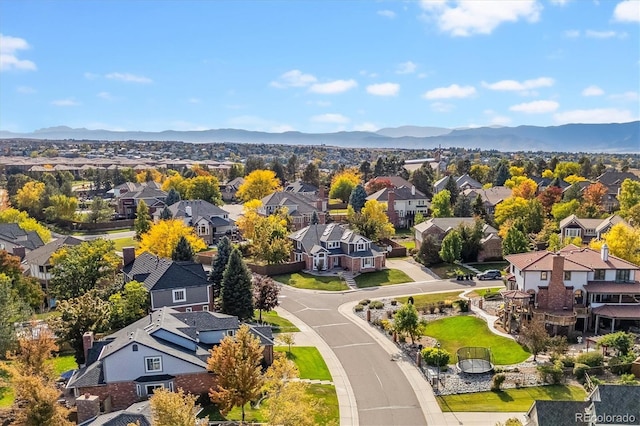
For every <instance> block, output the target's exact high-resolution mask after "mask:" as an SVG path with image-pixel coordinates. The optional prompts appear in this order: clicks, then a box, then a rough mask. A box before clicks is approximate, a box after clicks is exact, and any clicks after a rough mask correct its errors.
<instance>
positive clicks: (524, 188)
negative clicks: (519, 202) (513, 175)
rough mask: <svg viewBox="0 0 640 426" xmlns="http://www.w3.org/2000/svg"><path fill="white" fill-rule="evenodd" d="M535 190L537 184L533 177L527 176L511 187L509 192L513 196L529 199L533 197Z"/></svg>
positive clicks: (536, 189)
mask: <svg viewBox="0 0 640 426" xmlns="http://www.w3.org/2000/svg"><path fill="white" fill-rule="evenodd" d="M508 180H509V179H508ZM508 180H507V181H508ZM505 185H506V184H505ZM537 191H538V184H537V183H536V182H535V181H534V180H533V179H529V178H525V179H523V180H522V181H520V182H519V183H518V184H517V185H515V186H514V187H513V188H511V194H512V195H513V196H514V197H522V198H524V199H525V200H531V199H532V198H534V197H535V196H536V192H537Z"/></svg>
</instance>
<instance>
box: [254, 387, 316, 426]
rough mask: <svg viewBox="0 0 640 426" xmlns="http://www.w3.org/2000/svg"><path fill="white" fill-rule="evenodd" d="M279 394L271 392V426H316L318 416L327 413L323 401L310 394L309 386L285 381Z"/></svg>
mask: <svg viewBox="0 0 640 426" xmlns="http://www.w3.org/2000/svg"><path fill="white" fill-rule="evenodd" d="M282 383H283V386H282V388H281V389H280V390H279V391H278V392H269V393H268V395H269V405H268V406H267V407H266V411H267V420H268V422H269V424H270V425H282V426H314V425H317V424H318V420H317V416H318V415H320V414H321V413H322V412H324V411H326V407H325V405H324V404H323V402H322V399H320V398H316V397H314V396H313V395H312V394H311V393H309V392H308V389H309V386H310V385H309V384H308V383H305V382H298V381H283V382H282Z"/></svg>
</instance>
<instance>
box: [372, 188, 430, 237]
mask: <svg viewBox="0 0 640 426" xmlns="http://www.w3.org/2000/svg"><path fill="white" fill-rule="evenodd" d="M409 185H410V186H400V187H395V188H382V189H381V190H379V191H377V192H374V193H373V194H371V195H369V196H368V197H367V200H376V201H379V202H381V203H386V204H387V216H388V217H389V222H391V224H392V225H393V226H394V227H396V228H410V227H412V226H413V223H414V218H415V215H416V213H418V212H420V213H422V214H423V215H425V216H427V214H428V212H429V207H430V206H431V203H430V202H429V199H428V198H427V196H426V195H424V194H423V193H422V192H420V191H418V190H417V189H416V187H415V186H413V185H411V184H409Z"/></svg>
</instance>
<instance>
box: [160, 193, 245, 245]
mask: <svg viewBox="0 0 640 426" xmlns="http://www.w3.org/2000/svg"><path fill="white" fill-rule="evenodd" d="M166 208H167V209H169V211H170V212H171V215H172V216H173V218H174V219H182V220H184V222H185V224H187V225H189V226H191V227H193V228H194V229H195V231H196V235H198V236H199V237H200V238H202V239H203V240H204V242H205V243H207V244H209V245H212V244H216V243H217V242H218V239H220V238H222V237H223V236H225V235H229V234H231V232H233V231H234V230H235V227H236V226H235V222H234V221H233V220H232V219H229V213H228V212H227V211H225V210H223V209H221V208H220V207H218V206H216V205H214V204H211V203H210V202H208V201H204V200H180V201H178V202H176V203H174V204H172V205H170V206H168V207H166ZM161 213H162V210H156V211H155V212H154V213H153V215H152V217H153V220H154V222H157V221H159V220H160V214H161Z"/></svg>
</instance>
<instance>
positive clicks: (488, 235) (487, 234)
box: [413, 217, 502, 262]
mask: <svg viewBox="0 0 640 426" xmlns="http://www.w3.org/2000/svg"><path fill="white" fill-rule="evenodd" d="M476 220H477V219H476V218H475V217H434V218H431V219H429V220H426V221H424V222H422V223H419V224H417V225H416V226H414V227H413V229H414V239H415V241H416V247H418V248H419V247H420V246H421V245H422V242H423V241H424V240H425V239H427V238H428V237H429V236H431V237H433V238H434V239H435V241H436V243H438V244H440V243H442V240H443V239H444V237H445V236H446V235H447V234H448V233H449V232H451V231H452V230H454V229H458V228H459V227H460V226H461V225H464V226H467V227H470V228H473V227H474V226H475V224H476ZM482 233H483V237H482V239H481V240H480V244H481V246H482V248H481V249H480V252H479V253H478V261H479V262H482V261H484V260H488V259H501V258H502V238H500V237H499V236H498V230H497V229H496V228H494V227H493V226H491V225H487V224H486V223H485V224H484V225H483V226H482Z"/></svg>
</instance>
